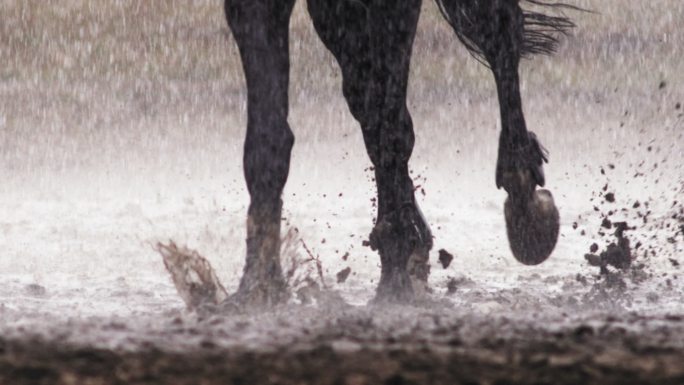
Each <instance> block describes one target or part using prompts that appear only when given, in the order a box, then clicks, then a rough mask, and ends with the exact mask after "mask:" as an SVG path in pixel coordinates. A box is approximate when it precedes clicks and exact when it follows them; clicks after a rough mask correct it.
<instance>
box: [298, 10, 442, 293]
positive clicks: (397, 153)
mask: <svg viewBox="0 0 684 385" xmlns="http://www.w3.org/2000/svg"><path fill="white" fill-rule="evenodd" d="M308 9H309V13H310V15H311V17H312V19H313V22H314V26H315V28H316V31H317V32H318V34H319V36H320V37H321V40H322V41H323V43H324V44H325V45H326V47H327V48H328V49H329V50H330V51H331V52H332V54H333V56H335V58H336V59H337V62H338V63H339V65H340V68H341V69H342V78H343V84H342V88H343V94H344V96H345V99H346V100H347V103H348V105H349V109H350V111H351V113H352V115H354V117H355V118H356V120H358V121H359V123H360V125H361V129H362V132H363V138H364V142H365V144H366V150H367V152H368V155H369V157H370V159H371V162H372V163H373V165H374V168H375V171H374V172H375V179H376V185H377V192H378V218H377V221H376V225H375V227H374V229H373V231H372V233H371V235H370V243H371V247H372V248H373V249H374V250H377V251H378V253H379V254H380V261H381V277H380V283H379V285H378V288H377V295H376V300H377V301H382V302H385V301H389V302H407V301H411V300H413V299H414V298H415V295H416V292H419V291H425V290H426V289H427V278H428V274H429V265H428V255H429V250H430V249H431V247H432V235H431V233H430V229H429V227H428V225H427V223H426V221H425V219H424V218H423V215H422V214H421V212H420V209H419V208H418V205H417V203H416V200H415V196H414V186H413V182H412V180H411V178H410V176H409V169H408V160H409V158H410V156H411V152H412V150H413V144H414V133H413V124H412V121H411V116H410V114H409V112H408V109H407V107H406V89H407V83H408V74H409V62H410V56H411V46H412V44H413V37H414V35H415V30H416V26H417V21H418V15H419V12H420V1H419V0H411V1H405V2H400V3H397V4H393V5H384V4H374V3H371V2H366V3H364V2H360V1H359V2H351V1H343V2H340V1H336V0H309V1H308ZM340 31H341V32H340Z"/></svg>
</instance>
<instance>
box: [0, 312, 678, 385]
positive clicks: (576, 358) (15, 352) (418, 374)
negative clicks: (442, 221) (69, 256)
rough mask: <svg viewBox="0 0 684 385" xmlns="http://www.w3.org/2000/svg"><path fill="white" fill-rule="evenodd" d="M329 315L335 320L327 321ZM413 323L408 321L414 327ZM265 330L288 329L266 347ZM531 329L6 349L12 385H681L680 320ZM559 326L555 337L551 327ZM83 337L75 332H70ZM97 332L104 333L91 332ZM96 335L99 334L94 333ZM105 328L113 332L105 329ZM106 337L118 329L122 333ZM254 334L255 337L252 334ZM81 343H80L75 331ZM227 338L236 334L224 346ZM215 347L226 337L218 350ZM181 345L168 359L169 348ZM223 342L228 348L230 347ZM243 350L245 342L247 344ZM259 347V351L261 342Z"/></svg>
mask: <svg viewBox="0 0 684 385" xmlns="http://www.w3.org/2000/svg"><path fill="white" fill-rule="evenodd" d="M331 313H333V314H334V317H331V315H330V314H331ZM407 314H410V316H408V315H407ZM255 319H259V323H260V324H263V323H267V324H271V326H272V327H276V328H280V329H281V330H279V331H278V332H277V334H279V335H281V336H280V337H278V338H273V339H270V340H269V341H268V342H264V341H266V340H267V338H266V337H264V336H259V335H252V336H251V337H245V336H248V335H250V334H252V333H260V332H263V331H264V330H263V329H262V330H259V329H260V328H259V327H258V326H256V323H255ZM547 321H548V322H549V323H546V322H534V323H529V322H525V321H521V320H516V319H515V318H509V317H505V316H502V315H496V316H494V315H493V316H490V317H486V318H485V317H473V316H469V315H467V314H462V313H459V312H457V311H454V310H445V309H443V308H440V309H435V308H402V307H397V308H389V309H383V308H347V309H335V310H333V311H331V309H328V310H325V309H311V308H288V309H283V310H282V311H280V312H275V313H273V314H261V315H255V316H234V317H230V318H222V317H213V318H210V319H205V320H203V321H201V322H198V323H195V322H188V323H186V322H185V321H181V320H180V319H176V320H174V321H172V322H171V324H172V325H173V326H171V327H170V328H169V329H167V330H157V331H155V332H152V333H151V335H150V336H147V338H149V340H148V341H145V342H141V343H140V344H139V346H136V347H135V348H133V347H131V346H129V347H128V348H127V349H106V348H99V347H97V346H92V345H88V344H85V345H84V344H75V343H63V342H61V341H60V340H59V339H56V340H46V339H45V338H39V337H36V338H27V337H24V338H22V339H19V340H17V339H12V338H9V339H5V338H4V339H3V340H2V341H1V342H0V381H2V383H7V384H84V383H89V384H101V383H107V384H110V383H111V384H116V383H126V384H154V383H170V384H681V383H683V382H684V366H682V364H681V363H682V362H683V360H684V338H683V337H682V336H683V335H684V333H683V332H684V330H683V329H684V324H683V323H682V317H681V316H671V315H670V316H668V315H665V316H653V317H643V316H640V315H637V314H621V315H619V316H616V315H615V314H613V315H595V316H592V317H591V318H589V319H577V318H574V317H572V316H568V317H563V319H562V321H561V322H560V323H559V319H556V320H547ZM551 325H553V326H551ZM74 326H75V327H78V326H77V325H74ZM90 326H91V327H93V326H96V325H90ZM96 327H97V326H96ZM99 327H103V328H107V325H99ZM108 327H109V328H113V329H116V326H115V325H109V326H108ZM255 329H256V330H255ZM74 332H75V333H77V332H78V331H74ZM225 333H228V334H232V335H230V336H227V335H226V334H225ZM216 335H222V336H223V337H222V338H220V339H219V340H217V338H216V337H215V336H216ZM179 338H183V339H184V340H185V341H186V342H185V344H184V345H185V346H183V348H181V349H179V348H178V347H175V348H172V347H169V344H168V341H166V342H165V341H164V340H166V339H179ZM226 340H230V342H229V343H228V344H226ZM240 340H242V341H240ZM259 340H261V341H259Z"/></svg>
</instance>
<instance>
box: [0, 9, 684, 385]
mask: <svg viewBox="0 0 684 385" xmlns="http://www.w3.org/2000/svg"><path fill="white" fill-rule="evenodd" d="M567 2H568V3H570V4H572V5H573V6H576V7H579V8H582V9H584V10H585V11H581V10H573V9H560V10H557V11H558V12H562V13H563V14H565V15H566V16H568V17H570V18H571V19H572V20H573V22H574V23H575V24H576V27H575V28H574V29H572V30H571V31H570V33H569V35H568V36H564V37H562V38H561V40H560V45H559V48H558V52H557V53H555V54H554V55H552V56H534V57H531V58H527V59H524V60H523V61H522V62H521V67H520V78H521V82H522V83H521V93H522V98H523V107H524V112H525V119H526V121H527V125H528V127H529V128H530V130H533V131H534V132H535V133H536V134H537V135H538V137H539V138H540V139H541V141H542V142H543V143H544V146H545V147H546V148H547V149H548V150H549V153H550V156H549V158H550V159H549V163H548V164H546V165H545V172H546V182H547V184H546V186H545V188H548V189H549V190H550V191H552V192H553V194H554V198H555V203H556V205H557V206H558V210H559V212H560V221H561V228H560V236H559V239H558V243H557V245H556V248H555V250H554V251H553V253H552V255H551V256H550V257H549V259H548V260H547V261H545V262H544V263H542V264H540V265H537V266H525V265H522V264H520V263H519V262H517V261H516V260H515V259H514V258H513V256H512V254H511V250H510V248H509V244H508V240H507V236H506V225H505V222H504V215H503V214H504V200H505V199H506V192H505V191H503V190H498V189H497V188H496V185H495V179H494V176H495V167H496V159H497V148H498V147H497V146H498V143H499V142H498V137H499V132H500V122H499V104H498V101H497V92H496V86H495V83H494V79H493V77H492V74H491V72H490V70H489V69H488V68H486V67H485V66H483V65H482V64H481V63H479V62H478V61H477V60H476V58H474V57H473V56H472V55H470V54H469V52H468V50H467V49H466V48H465V47H464V46H463V44H461V42H459V40H458V39H457V38H456V36H455V35H454V33H453V31H452V29H451V27H450V26H449V24H448V23H447V22H446V21H445V20H444V19H443V17H442V15H441V14H440V12H439V9H438V6H437V5H436V4H435V2H433V1H427V0H426V1H424V2H423V4H422V9H421V16H420V21H419V25H418V31H417V34H416V38H415V42H414V45H413V56H412V61H411V73H410V80H409V97H408V108H409V111H410V113H411V116H412V120H413V124H414V130H415V136H416V141H415V147H414V150H413V154H412V157H411V160H410V163H409V165H410V175H411V177H412V179H413V183H414V185H415V189H416V191H415V195H416V199H417V201H418V204H419V205H420V207H421V209H422V212H423V214H424V215H425V218H426V219H427V221H428V223H429V226H430V228H431V230H432V235H433V236H434V240H433V242H434V246H433V247H432V250H431V252H430V265H431V271H430V276H429V281H428V282H429V288H430V293H429V295H428V297H429V299H428V300H426V301H425V303H416V304H396V305H388V306H374V305H373V304H372V299H373V297H374V295H375V289H376V287H377V284H378V281H379V279H380V259H379V257H378V254H377V252H376V251H373V250H371V248H370V247H369V243H368V239H369V234H370V233H371V230H372V228H373V225H374V220H375V218H376V216H377V199H376V189H375V181H374V174H373V169H372V164H371V161H370V160H369V157H368V155H367V154H366V150H365V147H364V141H363V137H362V134H361V130H360V128H359V124H358V123H357V122H356V120H355V119H354V117H353V116H352V115H351V113H350V112H349V109H348V107H347V105H346V103H345V100H344V98H343V96H342V92H341V76H342V75H341V72H340V69H339V67H338V65H337V63H336V61H335V59H334V57H333V56H332V55H331V54H330V52H329V51H327V50H326V49H325V47H324V45H323V43H322V42H321V41H320V40H319V39H318V37H317V35H316V33H315V31H314V27H313V25H312V23H311V20H310V18H309V15H308V13H307V8H306V2H305V1H302V0H299V1H297V3H296V5H295V9H294V11H293V15H292V19H291V21H290V41H289V46H290V60H291V68H290V89H289V97H290V99H289V118H288V121H289V123H290V126H291V127H292V130H293V132H294V135H295V138H296V139H295V145H294V148H293V150H292V159H291V165H290V172H289V177H288V181H287V185H286V187H285V191H284V192H283V195H282V199H283V202H284V203H283V204H284V206H283V215H282V221H281V236H282V239H283V240H282V247H281V263H282V265H283V270H284V272H285V274H286V278H287V283H288V286H289V287H290V291H291V295H290V299H289V300H288V301H287V304H283V305H282V306H279V307H276V308H274V309H271V310H269V311H266V312H259V313H251V312H239V311H238V312H235V311H226V312H221V311H201V309H196V308H192V306H188V305H187V304H186V302H184V298H186V297H184V296H183V294H184V293H182V292H181V293H179V292H178V290H177V287H176V286H175V285H174V281H173V280H172V276H171V275H170V274H169V271H168V270H167V268H166V267H165V261H164V259H163V257H162V253H160V248H159V244H160V243H161V244H164V245H166V244H169V242H173V244H175V245H178V247H180V248H183V250H187V251H188V253H192V252H194V253H195V255H199V256H201V257H202V258H204V259H206V261H207V262H208V264H210V265H211V269H212V274H214V275H212V277H213V278H212V279H213V280H214V281H215V283H216V285H217V286H216V287H219V288H221V290H224V291H223V292H221V291H220V290H219V291H217V292H216V293H218V294H216V293H215V294H216V295H217V298H221V299H222V298H223V294H225V293H233V292H235V291H236V289H237V288H238V284H239V281H240V277H241V275H242V271H243V267H244V264H245V253H246V245H245V236H246V224H245V222H246V218H247V216H246V215H247V207H248V204H249V194H248V192H247V188H246V184H245V181H244V174H243V168H242V167H243V166H242V164H243V163H242V162H243V143H244V137H245V131H246V125H247V117H246V85H245V80H244V74H243V71H242V66H241V64H240V56H239V53H238V48H237V45H236V44H235V40H234V38H233V36H232V34H231V32H230V30H229V28H228V25H227V24H226V20H225V16H224V11H223V4H222V2H221V1H219V0H192V1H187V0H185V1H184V0H163V1H162V0H159V1H136V0H108V1H87V0H60V1H44V0H0V180H1V183H0V251H1V252H0V383H7V384H10V383H11V384H34V383H35V384H72V383H107V384H108V383H136V384H137V383H140V384H142V383H187V384H190V383H207V384H210V383H211V384H213V383H254V384H256V383H269V384H302V383H311V384H378V383H386V384H428V383H434V384H442V383H443V384H453V383H473V384H508V383H513V384H532V383H535V384H540V383H542V384H543V383H554V384H564V383H568V384H571V383H587V384H588V383H595V384H610V383H630V382H631V383H654V384H655V383H658V384H665V383H672V384H675V383H682V382H684V368H683V367H682V365H681V362H682V360H684V276H682V273H683V272H684V270H683V267H682V264H683V263H684V169H683V168H684V161H683V159H684V156H683V155H684V107H683V106H682V103H684V60H682V58H683V57H684V32H683V31H682V27H681V21H682V20H684V2H682V1H680V0H652V1H648V2H646V1H624V0H567ZM526 7H530V5H529V4H528V5H526ZM532 7H533V5H532ZM217 290H218V289H217ZM186 294H187V293H186Z"/></svg>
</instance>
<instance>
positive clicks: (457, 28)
mask: <svg viewBox="0 0 684 385" xmlns="http://www.w3.org/2000/svg"><path fill="white" fill-rule="evenodd" d="M512 1H514V2H519V1H520V0H493V1H481V0H480V1H478V0H435V2H436V3H437V6H438V7H439V10H440V12H441V13H442V15H443V16H444V18H445V19H446V21H447V22H448V23H449V24H450V25H451V27H452V28H453V30H454V32H455V33H456V37H458V39H459V40H460V41H461V43H463V45H464V46H465V47H466V48H467V49H468V51H469V52H470V53H471V54H472V55H473V56H474V57H475V58H476V59H477V60H478V61H479V62H480V63H482V64H484V65H485V66H487V67H490V68H491V67H492V64H491V61H490V58H489V57H488V54H487V53H488V52H489V51H490V49H489V47H487V43H486V42H484V41H483V40H482V36H483V35H484V34H486V32H485V31H483V27H495V26H496V25H501V24H500V23H497V22H496V20H492V21H491V23H490V25H489V26H483V25H482V23H479V22H477V21H475V20H481V18H480V17H477V16H480V15H475V13H477V12H480V13H484V12H486V13H489V14H491V9H495V8H497V7H498V8H501V6H500V5H499V4H498V3H501V2H512ZM522 2H525V3H529V4H532V5H533V6H537V7H542V8H543V7H545V8H551V9H554V10H563V9H567V10H575V11H584V9H582V8H579V7H576V6H573V5H570V4H565V3H549V2H544V1H539V0H522ZM466 3H471V4H469V6H464V5H465V4H466ZM488 11H489V12H488ZM521 16H522V19H523V22H522V23H520V24H519V25H522V31H515V33H518V34H520V35H521V36H522V38H521V39H520V40H521V41H522V44H521V46H520V47H519V51H520V55H521V56H522V57H524V58H529V57H531V56H533V55H551V54H553V53H555V52H556V51H557V49H558V45H559V43H560V40H559V39H558V36H559V35H567V34H568V32H569V31H570V30H571V29H573V28H574V27H575V23H574V22H573V21H572V20H571V19H570V18H569V17H567V16H564V15H562V14H561V15H550V14H547V13H542V12H540V11H534V10H522V12H521Z"/></svg>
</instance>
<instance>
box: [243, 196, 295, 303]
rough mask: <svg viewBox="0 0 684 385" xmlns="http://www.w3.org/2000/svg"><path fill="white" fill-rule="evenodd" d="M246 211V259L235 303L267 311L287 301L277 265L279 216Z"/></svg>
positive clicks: (277, 208) (285, 286)
mask: <svg viewBox="0 0 684 385" xmlns="http://www.w3.org/2000/svg"><path fill="white" fill-rule="evenodd" d="M281 205H282V203H280V204H279V205H278V207H276V208H275V209H271V210H255V209H252V208H250V212H249V215H248V217H247V258H246V261H245V268H244V272H243V275H242V279H241V280H240V286H239V288H238V293H237V294H236V300H238V301H239V302H242V303H243V304H244V305H248V306H252V307H259V306H263V307H270V306H273V305H276V304H278V303H279V302H282V301H284V300H285V299H286V298H287V285H286V283H285V279H284V277H283V273H282V268H281V265H280V212H281V207H282V206H281Z"/></svg>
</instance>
